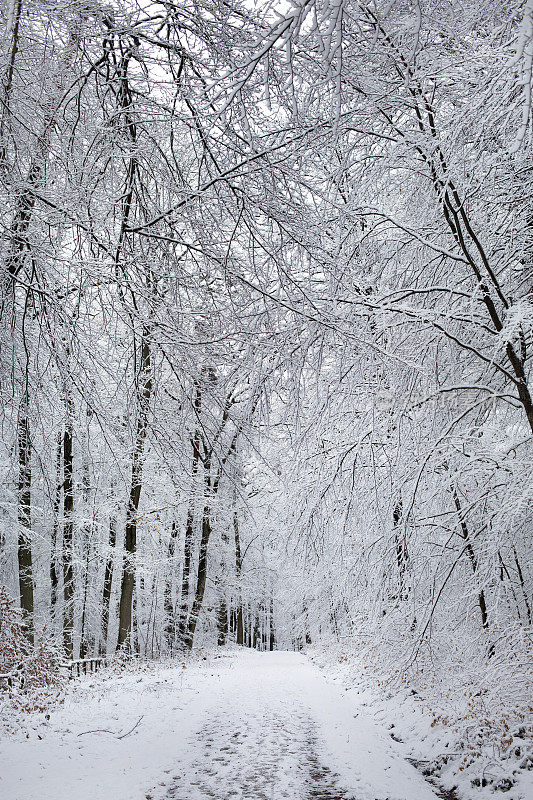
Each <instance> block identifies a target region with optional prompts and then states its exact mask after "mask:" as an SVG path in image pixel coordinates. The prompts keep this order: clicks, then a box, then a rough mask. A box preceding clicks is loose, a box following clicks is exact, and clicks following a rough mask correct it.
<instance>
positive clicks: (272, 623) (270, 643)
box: [268, 593, 276, 651]
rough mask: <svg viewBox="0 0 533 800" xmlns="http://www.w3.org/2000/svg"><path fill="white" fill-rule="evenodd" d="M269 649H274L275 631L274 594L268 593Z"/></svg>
mask: <svg viewBox="0 0 533 800" xmlns="http://www.w3.org/2000/svg"><path fill="white" fill-rule="evenodd" d="M268 649H269V650H270V651H272V650H275V649H276V631H275V627H274V594H273V593H271V594H270V639H269V647H268Z"/></svg>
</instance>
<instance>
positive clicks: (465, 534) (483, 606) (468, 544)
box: [452, 487, 493, 655]
mask: <svg viewBox="0 0 533 800" xmlns="http://www.w3.org/2000/svg"><path fill="white" fill-rule="evenodd" d="M452 493H453V500H454V503H455V508H456V509H457V515H458V517H459V524H460V525H461V531H462V536H461V538H462V539H464V541H465V549H466V554H467V555H468V558H469V560H470V564H471V566H472V572H473V573H474V575H477V574H478V563H477V558H476V554H475V553H474V548H473V547H472V541H471V539H470V533H469V530H468V526H467V524H466V521H465V518H464V516H463V511H462V508H461V502H460V500H459V495H458V494H457V489H456V488H455V487H454V488H453V492H452ZM478 603H479V610H480V612H481V624H482V625H483V627H484V628H485V630H488V627H489V618H488V614H487V603H486V601H485V592H484V591H483V589H481V590H480V592H479V594H478ZM492 653H493V648H492V647H491V648H490V649H489V655H492Z"/></svg>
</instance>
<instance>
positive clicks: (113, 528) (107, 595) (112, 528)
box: [101, 511, 117, 654]
mask: <svg viewBox="0 0 533 800" xmlns="http://www.w3.org/2000/svg"><path fill="white" fill-rule="evenodd" d="M116 541H117V518H116V516H115V512H114V511H112V512H111V516H110V517H109V554H108V556H107V559H106V565H105V574H104V590H103V594H102V642H101V651H102V652H103V653H104V654H107V632H108V630H109V615H110V606H111V586H112V583H113V559H114V553H115V545H116Z"/></svg>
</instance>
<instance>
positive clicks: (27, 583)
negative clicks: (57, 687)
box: [17, 387, 34, 643]
mask: <svg viewBox="0 0 533 800" xmlns="http://www.w3.org/2000/svg"><path fill="white" fill-rule="evenodd" d="M17 427H18V462H19V478H18V487H17V489H18V492H17V494H18V525H19V533H18V570H19V590H20V607H21V609H22V613H23V621H24V630H25V633H26V636H27V638H28V640H29V641H30V642H31V643H33V634H34V631H33V568H32V553H31V440H30V421H29V396H28V389H27V387H26V390H25V392H24V397H23V399H22V402H21V404H20V410H19V418H18V423H17Z"/></svg>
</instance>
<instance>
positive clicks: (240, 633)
mask: <svg viewBox="0 0 533 800" xmlns="http://www.w3.org/2000/svg"><path fill="white" fill-rule="evenodd" d="M236 495H237V493H236V492H235V494H234V497H233V502H234V505H235V503H236V499H237V496H236ZM233 532H234V534H235V575H236V578H237V592H238V595H237V610H236V616H237V637H236V641H237V644H240V645H243V644H244V622H243V610H242V584H241V573H242V554H241V538H240V534H239V516H238V514H237V509H236V508H235V507H234V509H233Z"/></svg>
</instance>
